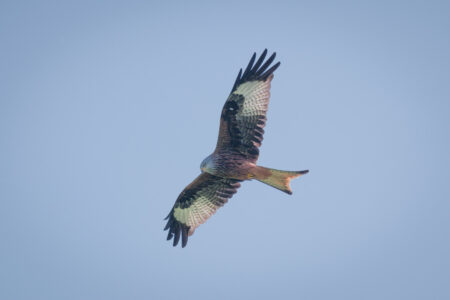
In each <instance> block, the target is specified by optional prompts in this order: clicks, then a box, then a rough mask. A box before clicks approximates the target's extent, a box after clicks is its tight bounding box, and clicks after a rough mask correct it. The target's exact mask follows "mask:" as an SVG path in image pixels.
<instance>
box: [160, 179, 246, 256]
mask: <svg viewBox="0 0 450 300" xmlns="http://www.w3.org/2000/svg"><path fill="white" fill-rule="evenodd" d="M240 186H241V185H240V183H239V180H234V179H227V178H222V177H217V176H214V175H211V174H209V173H202V174H200V175H199V176H198V177H197V178H196V179H195V180H194V181H193V182H192V183H191V184H189V185H188V186H187V187H186V188H185V189H184V190H183V191H182V192H181V194H180V196H178V199H177V201H176V202H175V205H174V206H173V208H172V210H171V211H170V213H169V215H168V216H167V217H166V219H165V220H167V219H168V221H167V225H166V227H165V228H164V230H167V229H169V234H168V235H167V240H170V239H171V238H174V239H173V246H176V245H177V244H178V241H179V240H180V235H181V245H182V247H185V246H186V244H187V240H188V236H191V235H192V234H193V233H194V231H195V229H196V228H197V227H198V226H199V225H200V224H203V223H204V222H205V221H206V220H207V219H208V218H209V217H211V216H212V215H213V214H214V213H215V212H216V210H217V209H218V208H219V207H221V206H223V205H224V204H225V203H226V202H228V199H229V198H231V197H232V196H233V195H234V194H235V193H236V192H237V189H238V188H239V187H240Z"/></svg>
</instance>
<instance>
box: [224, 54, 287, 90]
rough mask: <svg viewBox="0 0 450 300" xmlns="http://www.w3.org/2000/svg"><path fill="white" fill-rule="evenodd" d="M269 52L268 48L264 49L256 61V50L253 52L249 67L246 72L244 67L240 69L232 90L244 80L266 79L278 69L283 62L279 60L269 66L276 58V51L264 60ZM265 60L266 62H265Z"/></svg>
mask: <svg viewBox="0 0 450 300" xmlns="http://www.w3.org/2000/svg"><path fill="white" fill-rule="evenodd" d="M267 52H268V51H267V48H266V49H264V51H263V52H262V53H261V55H260V56H259V58H258V60H257V61H256V63H255V59H256V52H254V53H253V55H252V57H251V58H250V61H249V63H248V65H247V67H246V68H245V71H244V73H242V68H241V69H240V71H239V73H238V76H237V78H236V81H235V82H234V85H233V88H232V90H231V92H233V91H235V90H236V88H237V86H238V85H240V84H242V83H244V82H247V81H252V80H263V81H266V80H267V78H269V76H270V75H272V74H273V72H275V70H276V69H278V67H279V66H280V64H281V63H280V62H277V63H276V64H274V65H272V67H270V68H269V66H270V65H271V64H272V62H273V61H274V60H275V57H276V55H277V53H276V52H273V53H272V55H271V56H270V57H269V58H268V59H267V60H266V61H265V62H264V60H265V58H266V55H267ZM263 62H264V64H263ZM254 63H255V64H254ZM268 68H269V69H268Z"/></svg>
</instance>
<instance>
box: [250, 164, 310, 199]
mask: <svg viewBox="0 0 450 300" xmlns="http://www.w3.org/2000/svg"><path fill="white" fill-rule="evenodd" d="M252 171H253V172H252V173H253V175H254V178H255V179H256V180H259V181H261V182H263V183H265V184H268V185H270V186H272V187H274V188H276V189H279V190H280V191H283V192H285V193H288V194H289V195H292V190H291V187H290V186H289V183H290V182H291V179H292V178H296V177H299V176H301V175H303V174H306V173H308V172H309V170H304V171H281V170H275V169H269V168H265V167H261V166H256V168H254V169H253V170H252Z"/></svg>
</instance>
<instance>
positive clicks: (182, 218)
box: [164, 49, 308, 247]
mask: <svg viewBox="0 0 450 300" xmlns="http://www.w3.org/2000/svg"><path fill="white" fill-rule="evenodd" d="M266 55H267V49H266V50H264V52H263V53H262V54H261V56H260V57H259V59H258V60H257V61H256V63H255V59H256V54H253V56H252V58H251V59H250V62H249V64H248V66H247V68H246V69H245V71H244V72H243V73H242V69H241V70H240V71H239V74H238V76H237V78H236V81H235V83H234V85H233V88H232V90H231V93H230V95H229V96H228V99H227V101H226V102H225V105H224V106H223V109H222V114H221V117H220V129H219V137H218V140H217V145H216V149H215V151H214V152H213V153H212V154H211V155H210V156H208V157H207V158H206V159H205V160H204V161H203V162H202V164H201V166H200V168H201V171H202V173H201V174H200V175H199V176H198V177H197V178H196V179H195V180H194V181H193V182H192V183H191V184H189V185H188V186H187V187H186V188H185V189H184V190H183V191H182V192H181V194H180V195H179V196H178V198H177V200H176V201H175V204H174V206H173V208H172V210H171V211H170V213H169V215H168V216H167V218H166V220H168V221H167V224H166V227H165V228H164V230H169V233H168V235H167V239H168V240H170V239H172V238H173V245H174V246H176V245H177V244H178V242H179V240H180V238H181V240H182V243H181V245H182V247H185V246H186V244H187V240H188V236H190V235H192V234H193V233H194V231H195V229H196V228H197V227H198V226H199V225H200V224H203V223H204V222H205V221H206V220H207V219H208V218H209V217H211V216H212V215H213V214H214V213H215V212H216V210H217V209H218V208H219V207H221V206H223V205H224V204H225V203H226V202H227V201H228V199H230V198H231V197H232V196H233V195H234V194H235V193H236V192H237V189H238V188H239V187H240V182H242V181H244V180H251V179H256V180H259V181H261V182H263V183H266V184H268V185H270V186H272V187H274V188H277V189H279V190H281V191H283V192H286V193H288V194H292V191H291V188H290V186H289V183H290V180H291V179H292V178H295V177H298V176H300V175H303V174H306V173H308V170H305V171H281V170H275V169H270V168H265V167H261V166H257V165H256V162H257V160H258V157H259V147H260V146H261V143H262V140H263V135H264V126H265V124H266V113H267V109H268V104H269V98H270V83H271V81H272V79H273V72H274V71H275V70H276V69H277V68H278V67H279V65H280V63H279V62H278V63H276V64H274V65H272V66H271V64H272V62H273V60H274V59H275V53H273V54H272V55H271V56H270V57H269V58H268V59H267V60H266V61H264V60H265V57H266Z"/></svg>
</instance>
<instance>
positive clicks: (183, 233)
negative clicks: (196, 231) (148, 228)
mask: <svg viewBox="0 0 450 300" xmlns="http://www.w3.org/2000/svg"><path fill="white" fill-rule="evenodd" d="M166 219H169V220H168V221H167V224H166V226H165V227H164V230H169V233H168V234H167V240H168V241H170V240H171V239H172V238H173V244H172V245H173V247H176V246H177V245H178V243H179V241H180V237H181V247H182V248H184V247H186V245H187V242H188V237H189V236H190V235H191V234H189V233H190V232H191V230H190V226H187V225H186V224H183V223H181V222H179V221H178V220H177V219H175V217H174V215H173V211H172V212H171V213H170V214H169V215H168V216H167V218H166Z"/></svg>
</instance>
